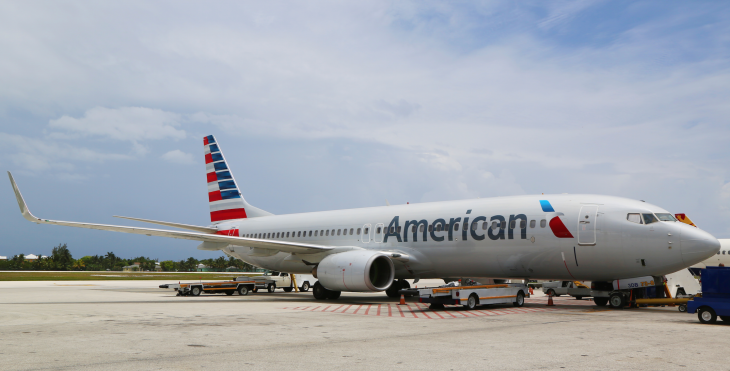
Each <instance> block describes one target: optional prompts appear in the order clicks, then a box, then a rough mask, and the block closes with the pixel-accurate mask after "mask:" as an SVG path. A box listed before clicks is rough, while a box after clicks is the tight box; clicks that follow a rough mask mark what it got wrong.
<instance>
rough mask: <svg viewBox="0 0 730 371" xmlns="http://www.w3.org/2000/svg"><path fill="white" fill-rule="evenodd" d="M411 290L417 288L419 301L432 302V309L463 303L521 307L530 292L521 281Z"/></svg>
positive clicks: (471, 306)
mask: <svg viewBox="0 0 730 371" xmlns="http://www.w3.org/2000/svg"><path fill="white" fill-rule="evenodd" d="M411 290H417V291H418V296H419V299H418V301H419V302H421V303H430V304H431V305H430V306H429V308H430V309H443V308H444V305H463V306H464V307H465V308H467V309H474V308H476V307H477V306H479V305H486V304H510V303H511V304H513V305H514V306H516V307H521V306H523V305H524V304H525V296H526V295H527V292H528V289H527V286H525V285H524V284H521V283H520V284H517V283H510V284H499V285H479V286H457V285H452V284H448V285H443V286H439V287H431V288H423V289H411Z"/></svg>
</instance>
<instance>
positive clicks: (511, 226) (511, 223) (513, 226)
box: [509, 220, 517, 229]
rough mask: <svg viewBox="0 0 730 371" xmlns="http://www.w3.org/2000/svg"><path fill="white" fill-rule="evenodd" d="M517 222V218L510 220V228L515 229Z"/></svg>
mask: <svg viewBox="0 0 730 371" xmlns="http://www.w3.org/2000/svg"><path fill="white" fill-rule="evenodd" d="M515 224H517V222H516V221H515V220H513V221H511V222H509V229H515Z"/></svg>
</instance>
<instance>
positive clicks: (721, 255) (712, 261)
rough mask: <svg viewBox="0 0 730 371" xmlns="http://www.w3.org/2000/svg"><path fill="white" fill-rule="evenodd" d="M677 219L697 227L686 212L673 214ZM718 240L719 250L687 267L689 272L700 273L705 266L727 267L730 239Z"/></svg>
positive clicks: (729, 262) (729, 256) (728, 264)
mask: <svg viewBox="0 0 730 371" xmlns="http://www.w3.org/2000/svg"><path fill="white" fill-rule="evenodd" d="M674 216H675V217H676V218H677V220H678V221H680V222H682V223H686V224H689V225H691V226H693V227H697V225H695V223H694V222H692V220H691V219H690V218H689V217H688V216H687V214H684V213H681V214H674ZM718 241H719V242H720V250H718V251H717V253H716V254H715V255H713V256H710V257H709V258H707V259H706V260H703V261H701V262H699V263H697V264H693V265H692V266H690V267H689V270H690V272H692V273H693V274H694V275H695V276H699V275H700V271H701V270H702V269H704V268H706V267H708V266H709V267H727V266H730V239H718Z"/></svg>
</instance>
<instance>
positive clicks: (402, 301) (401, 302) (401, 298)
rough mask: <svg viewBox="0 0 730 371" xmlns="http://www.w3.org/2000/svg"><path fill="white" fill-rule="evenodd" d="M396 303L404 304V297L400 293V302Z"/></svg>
mask: <svg viewBox="0 0 730 371" xmlns="http://www.w3.org/2000/svg"><path fill="white" fill-rule="evenodd" d="M398 305H406V297H405V296H403V294H400V303H398Z"/></svg>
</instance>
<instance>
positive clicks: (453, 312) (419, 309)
mask: <svg viewBox="0 0 730 371" xmlns="http://www.w3.org/2000/svg"><path fill="white" fill-rule="evenodd" d="M383 306H386V307H387V308H388V310H387V311H385V310H384V309H385V308H383ZM331 307H333V306H332V305H328V306H326V307H324V308H323V307H322V306H321V305H320V306H299V307H285V308H283V309H289V310H300V311H307V312H314V311H317V312H324V313H337V314H350V315H358V316H367V317H394V316H393V312H396V313H397V314H400V316H398V315H397V314H396V316H395V318H413V319H454V318H478V317H489V316H502V315H509V314H527V313H536V312H548V311H556V310H560V308H554V307H542V306H539V307H522V308H491V309H490V308H481V309H477V310H470V311H469V310H464V309H462V308H461V307H459V306H447V307H446V309H441V310H431V309H428V307H427V306H426V305H425V304H422V303H407V304H406V305H397V304H378V307H377V310H372V311H371V310H370V309H372V308H373V304H342V305H340V306H337V307H336V308H335V309H334V310H329V308H331ZM320 308H322V309H320ZM394 308H396V309H394ZM351 309H353V310H351Z"/></svg>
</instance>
